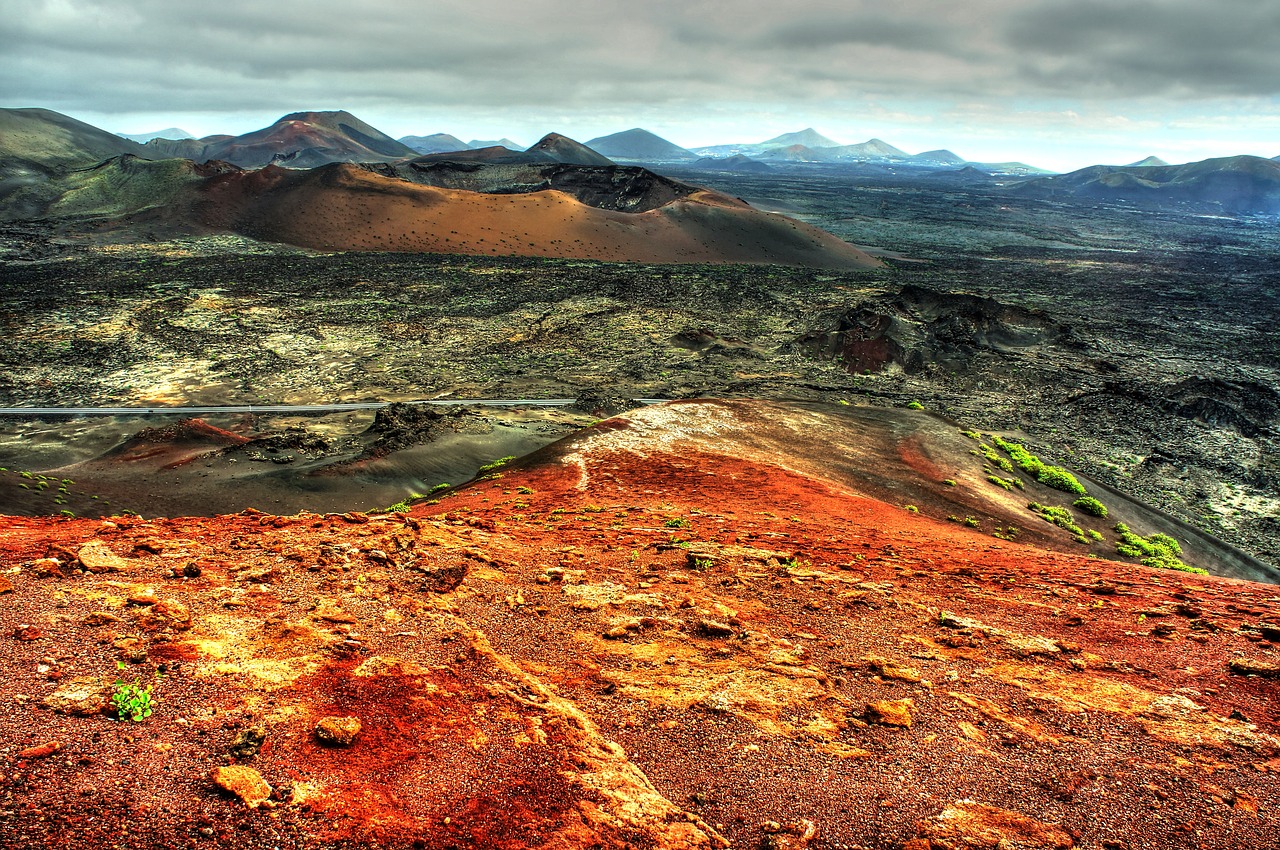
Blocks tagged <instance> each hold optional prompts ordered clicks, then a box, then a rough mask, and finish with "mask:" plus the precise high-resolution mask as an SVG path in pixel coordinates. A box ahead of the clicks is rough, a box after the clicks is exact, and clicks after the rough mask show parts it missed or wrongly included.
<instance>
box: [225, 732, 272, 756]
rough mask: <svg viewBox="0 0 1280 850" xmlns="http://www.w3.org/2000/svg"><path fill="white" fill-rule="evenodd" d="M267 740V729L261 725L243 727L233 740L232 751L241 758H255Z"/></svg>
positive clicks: (232, 753)
mask: <svg viewBox="0 0 1280 850" xmlns="http://www.w3.org/2000/svg"><path fill="white" fill-rule="evenodd" d="M266 740H267V730H266V729H263V728H262V727H261V726H251V727H249V728H248V729H241V730H240V731H239V732H237V733H236V737H235V739H234V740H232V742H231V747H230V753H231V755H233V756H235V757H236V758H239V759H247V758H253V757H254V756H256V755H257V754H258V752H259V751H260V750H261V749H262V744H263V743H264V742H265V741H266Z"/></svg>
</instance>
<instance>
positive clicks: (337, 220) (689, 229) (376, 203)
mask: <svg viewBox="0 0 1280 850" xmlns="http://www.w3.org/2000/svg"><path fill="white" fill-rule="evenodd" d="M196 209H197V212H196V215H197V217H198V219H199V221H200V222H201V223H202V224H203V225H205V226H207V227H211V228H215V229H220V230H234V231H236V232H239V233H242V234H245V235H247V236H252V237H255V238H261V239H268V240H272V241H278V242H286V243H289V244H292V245H298V246H301V247H304V248H314V249H318V250H352V251H427V252H442V253H456V254H492V255H519V256H532V257H589V258H594V259H601V260H614V261H627V262H651V263H776V264H782V265H804V266H812V267H815V268H836V269H847V268H866V267H871V266H876V265H879V262H878V261H877V260H875V259H873V258H871V257H870V256H868V255H867V254H864V253H863V252H861V251H859V250H858V249H856V248H854V247H853V246H852V245H850V244H848V243H847V242H844V241H842V240H840V239H837V238H836V237H834V236H832V235H831V234H829V233H826V232H825V231H822V230H819V229H818V228H815V227H812V226H810V225H807V224H804V223H802V222H798V221H794V220H792V219H788V218H785V217H782V216H778V215H772V214H769V213H762V212H760V211H758V210H755V209H752V208H751V207H749V206H747V205H746V204H744V203H742V202H741V201H737V200H735V199H732V198H729V197H728V196H726V195H721V194H719V193H717V192H711V191H707V190H702V191H698V192H695V193H694V194H692V195H690V196H688V197H685V198H681V199H678V200H676V201H673V202H671V203H668V204H665V205H664V206H662V207H660V208H658V209H655V210H650V211H648V212H643V213H624V212H616V211H612V210H604V209H598V208H596V207H591V206H588V205H586V204H583V203H581V202H579V201H578V200H576V199H575V198H573V197H571V196H569V195H567V194H565V193H563V192H558V191H541V192H532V193H526V194H481V193H476V192H466V191H459V190H450V189H438V188H435V187H431V186H420V185H416V184H413V183H409V182H407V181H403V180H398V179H394V178H388V177H384V176H381V175H378V174H373V173H371V172H369V171H365V170H363V169H360V168H357V167H355V166H349V165H331V166H326V167H324V168H318V169H313V170H311V171H287V170H285V169H281V168H276V167H267V168H263V169H261V170H259V171H253V172H244V173H232V174H224V175H221V176H218V177H215V178H213V179H212V180H210V181H209V182H208V183H206V184H205V185H204V187H203V189H202V193H201V196H200V198H199V199H198V201H197V204H196Z"/></svg>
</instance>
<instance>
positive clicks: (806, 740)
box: [0, 401, 1280, 850]
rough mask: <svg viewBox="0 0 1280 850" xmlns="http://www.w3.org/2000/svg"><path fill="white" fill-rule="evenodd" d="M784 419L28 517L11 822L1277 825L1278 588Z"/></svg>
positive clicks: (621, 429)
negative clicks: (920, 480)
mask: <svg viewBox="0 0 1280 850" xmlns="http://www.w3.org/2000/svg"><path fill="white" fill-rule="evenodd" d="M781 416H782V414H780V413H779V412H778V407H777V406H772V407H770V406H757V405H753V404H752V403H750V402H742V401H735V402H707V401H703V402H686V403H672V404H667V405H662V406H655V407H650V408H646V409H643V410H640V411H635V412H633V413H631V414H628V415H627V416H624V417H619V418H616V419H610V420H607V421H605V422H602V423H599V424H598V425H596V426H593V427H592V428H590V429H587V430H586V431H584V432H582V433H580V434H579V435H577V436H575V437H573V438H571V439H569V440H566V441H562V442H561V443H557V444H555V445H553V446H551V447H548V448H547V449H544V450H542V451H540V452H538V453H536V454H535V455H532V456H530V457H528V458H526V459H524V460H522V461H518V462H516V463H514V464H512V465H510V466H508V467H505V468H503V469H501V470H499V471H497V472H495V473H491V474H490V476H489V477H487V478H484V479H481V480H479V481H476V482H474V483H473V484H471V485H469V486H467V487H464V488H462V489H460V490H458V491H456V492H453V493H451V494H449V495H446V496H445V497H444V498H442V499H441V500H439V501H438V502H437V503H434V504H423V505H420V506H417V507H415V508H414V509H413V510H412V511H411V512H410V513H408V514H390V515H375V516H365V515H359V514H348V515H341V516H339V515H329V516H320V515H313V514H303V515H299V516H293V517H272V516H265V515H261V514H257V513H253V512H248V513H246V514H242V515H236V516H231V517H219V518H212V519H156V520H150V521H145V520H141V519H138V518H118V519H116V520H114V521H111V522H102V521H85V520H63V519H48V520H33V519H17V518H6V519H0V569H2V570H3V571H4V572H3V576H4V579H3V582H0V589H4V590H5V592H4V593H3V595H0V617H2V618H3V623H2V627H3V633H2V634H3V639H4V640H5V641H6V642H7V648H6V651H5V652H4V653H3V654H0V664H2V665H3V674H4V676H5V678H6V680H7V684H6V687H5V692H4V698H3V701H2V702H0V705H2V706H3V707H2V709H0V740H2V741H3V744H4V755H5V760H6V761H5V765H4V768H3V778H2V780H0V793H3V794H4V803H3V809H2V810H0V846H4V847H25V846H42V845H43V846H59V847H70V848H90V847H93V848H98V847H138V848H143V847H145V848H152V847H175V848H176V847H183V848H186V847H215V846H216V847H233V848H258V847H281V848H286V847H288V848H302V847H307V848H311V847H371V846H383V847H422V848H454V847H457V848H463V847H466V848H491V847H500V848H516V847H555V848H588V847H606V848H614V847H618V848H622V847H633V848H683V847H741V848H759V847H771V848H784V847H792V848H798V847H811V848H855V847H876V848H879V847H889V848H899V847H900V848H908V850H929V848H933V850H940V848H971V847H993V848H994V847H997V846H999V847H1009V848H1026V847H1059V848H1067V847H1089V848H1096V847H1106V848H1131V849H1132V850H1136V848H1181V847H1186V848H1200V847H1211V848H1232V847H1240V848H1246V847H1248V848H1262V847H1272V846H1275V842H1276V836H1277V834H1280V832H1278V829H1277V827H1278V824H1280V821H1278V819H1277V804H1280V784H1278V783H1277V781H1276V780H1277V775H1278V774H1280V728H1278V727H1277V706H1278V704H1280V679H1277V678H1275V677H1276V676H1277V675H1280V666H1277V664H1278V662H1280V651H1277V644H1276V643H1274V641H1277V640H1280V627H1277V626H1275V625H1271V624H1274V623H1276V622H1277V619H1280V617H1278V616H1277V614H1278V613H1280V612H1278V611H1277V605H1278V603H1280V595H1278V592H1277V588H1276V587H1275V586H1272V585H1265V584H1255V583H1248V582H1241V581H1234V580H1229V579H1220V578H1212V577H1199V576H1194V575H1188V574H1183V573H1170V572H1160V571H1156V570H1151V569H1146V568H1143V567H1136V566H1132V565H1127V564H1120V563H1113V562H1109V561H1104V560H1099V559H1093V558H1083V557H1079V556H1073V555H1069V554H1063V553H1058V552H1049V551H1045V550H1041V549H1036V548H1032V547H1029V546H1024V545H1021V544H1018V543H1013V542H1007V541H1002V540H996V539H994V538H992V537H991V536H990V535H984V534H982V533H979V532H977V531H972V530H969V529H965V528H962V527H959V526H957V525H955V524H949V523H944V522H937V521H934V520H930V519H926V518H923V517H920V516H916V515H913V514H912V513H910V512H908V511H904V510H903V509H902V508H901V507H898V506H891V505H888V504H886V503H884V502H880V501H877V500H875V499H872V498H868V497H865V496H859V495H856V494H854V493H852V492H850V491H849V490H847V489H844V488H843V487H842V486H841V485H839V484H837V483H835V482H834V481H832V480H828V479H826V478H824V477H823V476H822V475H820V474H815V473H812V472H810V473H808V474H802V473H800V472H797V471H793V470H795V469H799V468H802V467H804V466H806V465H811V464H812V462H813V458H811V457H805V456H804V454H803V452H804V449H805V446H806V435H805V434H804V433H803V432H801V431H798V430H796V428H798V427H799V426H797V425H795V423H790V422H787V421H782V420H781V419H780V418H779V417H781ZM788 429H790V430H791V431H792V432H793V434H794V443H793V444H794V446H795V449H794V451H795V456H794V457H789V456H788V454H787V450H786V449H785V447H784V448H778V446H781V445H783V442H782V440H781V437H782V435H783V434H784V433H785V432H787V431H788ZM762 432H769V433H770V434H771V436H772V437H773V438H774V440H773V445H774V448H773V449H772V450H771V451H770V452H759V453H755V452H752V451H750V450H748V449H744V448H742V447H743V446H745V445H747V444H748V443H749V442H750V441H749V440H745V439H740V438H741V437H742V435H743V434H746V433H753V434H759V433H762ZM724 445H733V446H737V447H738V448H736V449H734V450H733V451H732V452H729V451H723V450H721V448H720V447H721V446H724ZM802 461H803V463H802ZM9 585H12V587H11V588H10V587H9ZM118 660H119V661H121V662H123V663H124V664H125V667H126V669H125V671H123V673H121V674H120V675H122V676H123V677H124V680H125V681H127V682H132V681H134V680H135V678H136V679H137V681H138V682H139V684H147V683H150V684H152V685H153V688H154V693H155V695H156V702H155V705H154V713H153V714H152V715H151V716H150V717H148V718H146V719H144V720H142V721H140V722H137V723H133V722H129V721H118V720H115V719H112V718H111V717H109V716H107V715H106V714H103V713H101V707H102V700H103V693H104V691H103V686H104V685H105V689H106V691H110V690H111V687H112V683H114V682H115V681H116V676H117V671H116V662H117V661H118ZM157 671H162V675H160V676H159V677H157V676H156V673H157ZM77 712H80V714H77ZM348 717H354V718H358V720H359V724H360V732H359V734H358V735H356V737H355V738H354V740H353V741H352V742H351V743H350V744H349V745H347V746H334V745H332V744H328V745H326V744H324V743H322V742H321V741H320V740H319V738H318V737H317V735H316V734H315V731H314V730H315V729H316V727H317V725H318V724H320V725H324V727H325V728H332V727H333V722H332V721H326V723H325V724H321V721H322V720H323V719H324V718H348ZM255 741H259V742H260V743H258V744H256V745H255V744H254V742H255ZM220 785H221V786H225V788H220V787H219V786H220Z"/></svg>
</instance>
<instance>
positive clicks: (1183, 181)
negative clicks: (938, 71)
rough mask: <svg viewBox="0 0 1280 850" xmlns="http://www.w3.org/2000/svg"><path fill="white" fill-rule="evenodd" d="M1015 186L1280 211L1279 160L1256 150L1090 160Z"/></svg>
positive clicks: (1038, 192) (1037, 192) (1040, 192)
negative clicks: (1184, 157)
mask: <svg viewBox="0 0 1280 850" xmlns="http://www.w3.org/2000/svg"><path fill="white" fill-rule="evenodd" d="M1014 191H1017V192H1020V193H1022V194H1026V195H1032V196H1035V197H1048V198H1052V197H1064V196H1065V197H1072V198H1081V199H1090V200H1098V201H1124V202H1128V203H1134V204H1140V205H1147V206H1162V205H1183V206H1187V205H1190V206H1195V207H1199V208H1203V209H1210V210H1217V211H1223V212H1229V213H1262V214H1274V213H1276V212H1280V163H1276V162H1273V161H1271V160H1267V159H1263V158H1261V157H1256V156H1233V157H1221V158H1217V159H1206V160H1202V161H1200V162H1192V163H1187V164H1185V165H1163V166H1160V165H1145V166H1143V165H1137V166H1111V165H1094V166H1090V167H1089V168H1083V169H1080V170H1079V171H1073V172H1071V173H1070V174H1062V175H1058V176H1055V177H1046V178H1042V179H1038V180H1031V181H1028V182H1025V183H1022V184H1019V185H1018V186H1017V187H1015V189H1014Z"/></svg>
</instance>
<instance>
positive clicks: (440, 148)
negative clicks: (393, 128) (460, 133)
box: [400, 133, 487, 154]
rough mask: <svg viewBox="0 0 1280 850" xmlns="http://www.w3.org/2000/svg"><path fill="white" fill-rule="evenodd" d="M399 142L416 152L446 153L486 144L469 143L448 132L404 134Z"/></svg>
mask: <svg viewBox="0 0 1280 850" xmlns="http://www.w3.org/2000/svg"><path fill="white" fill-rule="evenodd" d="M400 144H402V145H404V146H406V147H409V148H412V149H413V150H414V151H416V152H417V153H422V154H427V153H447V152H449V151H465V150H470V149H471V148H473V147H487V145H469V144H467V143H466V142H464V141H462V140H461V139H459V138H458V137H457V136H451V135H449V134H448V133H432V134H431V135H430V136H404V137H402V138H401V139H400Z"/></svg>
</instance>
